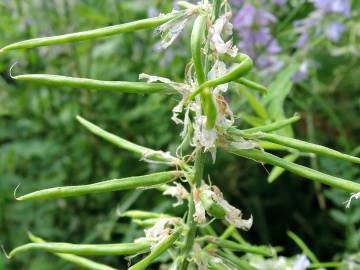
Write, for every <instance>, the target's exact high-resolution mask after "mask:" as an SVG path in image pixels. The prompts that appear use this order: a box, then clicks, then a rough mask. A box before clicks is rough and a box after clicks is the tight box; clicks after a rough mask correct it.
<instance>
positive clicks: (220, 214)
mask: <svg viewBox="0 0 360 270" xmlns="http://www.w3.org/2000/svg"><path fill="white" fill-rule="evenodd" d="M200 200H201V203H202V205H203V206H204V208H205V210H206V212H207V213H208V214H210V215H211V216H213V217H214V218H217V219H224V218H225V216H226V211H225V209H224V208H222V207H221V206H220V205H219V204H218V203H217V202H215V201H214V200H213V199H211V198H208V197H207V196H205V194H204V193H203V192H200Z"/></svg>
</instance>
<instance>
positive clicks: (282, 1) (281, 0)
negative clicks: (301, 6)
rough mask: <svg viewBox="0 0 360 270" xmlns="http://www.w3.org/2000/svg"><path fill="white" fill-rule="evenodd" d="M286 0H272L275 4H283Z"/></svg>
mask: <svg viewBox="0 0 360 270" xmlns="http://www.w3.org/2000/svg"><path fill="white" fill-rule="evenodd" d="M286 1H287V0H272V2H273V4H275V5H279V6H280V5H284V4H285V3H286Z"/></svg>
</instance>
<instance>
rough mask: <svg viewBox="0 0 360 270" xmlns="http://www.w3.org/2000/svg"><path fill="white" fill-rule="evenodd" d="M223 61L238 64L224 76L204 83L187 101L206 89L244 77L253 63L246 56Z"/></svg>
mask: <svg viewBox="0 0 360 270" xmlns="http://www.w3.org/2000/svg"><path fill="white" fill-rule="evenodd" d="M225 59H227V60H230V61H231V62H235V63H238V64H239V65H237V66H236V67H235V68H233V69H232V70H230V71H229V72H228V73H226V74H225V75H224V76H222V77H219V78H216V79H213V80H210V81H206V82H204V83H203V84H201V85H200V86H199V87H198V88H197V89H196V90H195V91H194V92H192V93H191V94H190V95H189V97H188V101H191V100H193V99H194V98H195V97H196V96H197V95H198V94H200V93H202V92H203V91H204V89H206V88H213V87H216V86H218V85H220V84H224V83H228V82H232V81H235V80H237V79H239V78H240V77H242V76H244V75H246V74H247V73H248V72H249V71H250V70H251V69H252V66H253V61H252V60H251V59H250V57H249V56H247V55H246V54H238V55H237V56H236V57H227V56H226V57H225Z"/></svg>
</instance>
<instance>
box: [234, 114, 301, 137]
mask: <svg viewBox="0 0 360 270" xmlns="http://www.w3.org/2000/svg"><path fill="white" fill-rule="evenodd" d="M300 119H301V117H300V115H298V114H295V115H294V116H293V117H291V118H288V119H284V120H280V121H276V122H273V123H271V124H267V125H263V126H259V127H254V128H248V129H243V130H241V131H242V132H246V133H255V132H258V131H263V132H271V131H276V130H279V129H282V128H283V127H286V126H288V125H291V124H293V123H295V122H297V121H299V120H300ZM234 131H235V130H234Z"/></svg>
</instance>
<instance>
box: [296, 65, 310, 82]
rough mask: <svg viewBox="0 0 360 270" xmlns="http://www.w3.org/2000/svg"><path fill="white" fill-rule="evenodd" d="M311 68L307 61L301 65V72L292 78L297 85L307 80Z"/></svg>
mask: <svg viewBox="0 0 360 270" xmlns="http://www.w3.org/2000/svg"><path fill="white" fill-rule="evenodd" d="M309 67H310V63H309V62H308V61H305V62H304V63H302V64H301V65H300V68H299V70H298V71H297V72H296V73H295V74H294V75H293V76H292V80H293V81H294V82H295V83H299V82H301V81H303V80H306V79H307V78H308V76H309Z"/></svg>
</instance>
